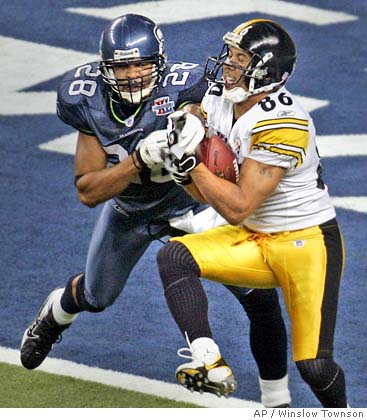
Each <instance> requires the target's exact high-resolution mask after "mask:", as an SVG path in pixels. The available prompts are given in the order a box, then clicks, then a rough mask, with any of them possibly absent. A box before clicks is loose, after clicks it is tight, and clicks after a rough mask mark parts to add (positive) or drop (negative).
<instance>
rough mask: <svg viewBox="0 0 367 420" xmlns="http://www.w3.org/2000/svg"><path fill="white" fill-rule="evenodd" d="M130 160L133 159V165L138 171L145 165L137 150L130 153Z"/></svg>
mask: <svg viewBox="0 0 367 420" xmlns="http://www.w3.org/2000/svg"><path fill="white" fill-rule="evenodd" d="M131 160H132V161H133V165H134V166H135V168H136V169H137V170H138V171H141V170H142V169H143V168H144V166H146V164H145V162H144V161H143V159H142V158H141V156H140V153H139V150H136V151H135V152H133V153H132V154H131Z"/></svg>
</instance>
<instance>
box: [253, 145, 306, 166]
mask: <svg viewBox="0 0 367 420" xmlns="http://www.w3.org/2000/svg"><path fill="white" fill-rule="evenodd" d="M253 149H254V150H268V151H269V152H273V153H276V154H278V155H286V156H292V157H294V158H296V159H297V164H296V167H298V166H299V165H301V164H302V162H303V154H302V153H301V152H297V151H295V150H289V149H283V148H281V147H276V146H268V145H266V144H258V145H255V146H254V147H253Z"/></svg>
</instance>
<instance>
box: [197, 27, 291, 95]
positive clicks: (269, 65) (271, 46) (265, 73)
mask: <svg viewBox="0 0 367 420" xmlns="http://www.w3.org/2000/svg"><path fill="white" fill-rule="evenodd" d="M262 25H267V26H269V25H274V26H275V28H276V29H277V30H278V31H280V32H279V33H280V36H279V38H277V37H276V36H274V35H273V34H271V35H270V36H269V35H268V34H266V37H265V36H264V37H261V36H262V34H261V32H258V33H256V31H255V32H253V31H251V29H253V28H255V27H256V26H257V28H259V26H260V27H261V26H262ZM256 30H257V29H256ZM284 34H286V32H285V31H284V30H283V29H282V28H280V29H279V27H278V25H276V24H275V23H274V22H271V21H266V20H254V21H250V22H249V23H248V24H243V25H240V26H239V27H238V28H236V29H235V30H234V31H233V32H228V33H226V34H225V35H224V37H223V40H224V46H223V48H222V51H221V53H220V54H219V56H218V57H209V58H208V60H207V64H206V68H205V74H206V78H207V79H208V80H209V81H211V82H214V83H219V84H221V85H224V80H223V66H228V67H231V68H233V69H236V70H241V72H242V74H241V75H240V77H239V78H238V80H237V81H236V82H235V83H239V81H240V80H241V78H243V80H244V82H245V86H246V89H244V88H242V87H240V86H238V87H234V88H233V89H230V90H229V89H226V88H224V96H227V97H228V99H229V100H231V101H232V102H235V103H237V102H243V101H245V100H246V99H247V98H248V97H250V96H252V95H256V94H259V93H262V92H268V91H274V90H277V89H279V88H280V87H281V86H283V85H284V84H285V82H286V80H287V79H288V77H289V76H290V74H291V73H292V71H293V67H294V62H295V49H294V44H293V42H292V40H291V39H290V38H289V39H288V38H287V37H288V34H287V35H284ZM275 35H277V34H275ZM229 47H233V48H237V49H239V50H242V51H245V52H246V53H248V54H250V55H251V56H252V59H251V61H250V62H249V64H248V65H247V66H246V67H245V68H244V67H241V66H239V65H236V63H231V60H229V59H228V56H229V55H228V52H229ZM235 83H234V84H235Z"/></svg>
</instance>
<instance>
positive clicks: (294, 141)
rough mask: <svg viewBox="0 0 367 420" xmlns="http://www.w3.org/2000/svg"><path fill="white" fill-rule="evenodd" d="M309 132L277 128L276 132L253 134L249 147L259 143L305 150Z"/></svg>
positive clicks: (266, 131)
mask: <svg viewBox="0 0 367 420" xmlns="http://www.w3.org/2000/svg"><path fill="white" fill-rule="evenodd" d="M308 140H309V132H308V131H304V130H298V129H295V128H278V129H277V130H263V131H260V132H258V133H253V135H252V139H251V147H253V146H254V145H256V144H259V143H268V144H274V145H277V146H280V145H282V146H283V145H285V146H289V147H296V148H300V149H302V150H306V149H307V146H308Z"/></svg>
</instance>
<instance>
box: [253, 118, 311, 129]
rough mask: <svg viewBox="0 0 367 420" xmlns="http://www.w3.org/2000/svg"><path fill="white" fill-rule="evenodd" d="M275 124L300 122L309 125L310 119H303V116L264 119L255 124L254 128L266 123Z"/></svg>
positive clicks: (299, 123) (302, 124)
mask: <svg viewBox="0 0 367 420" xmlns="http://www.w3.org/2000/svg"><path fill="white" fill-rule="evenodd" d="M268 124H271V125H274V124H298V125H301V126H305V127H308V120H303V119H301V118H275V119H272V120H262V121H258V122H257V123H256V124H255V127H254V128H257V127H263V126H264V125H268Z"/></svg>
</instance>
